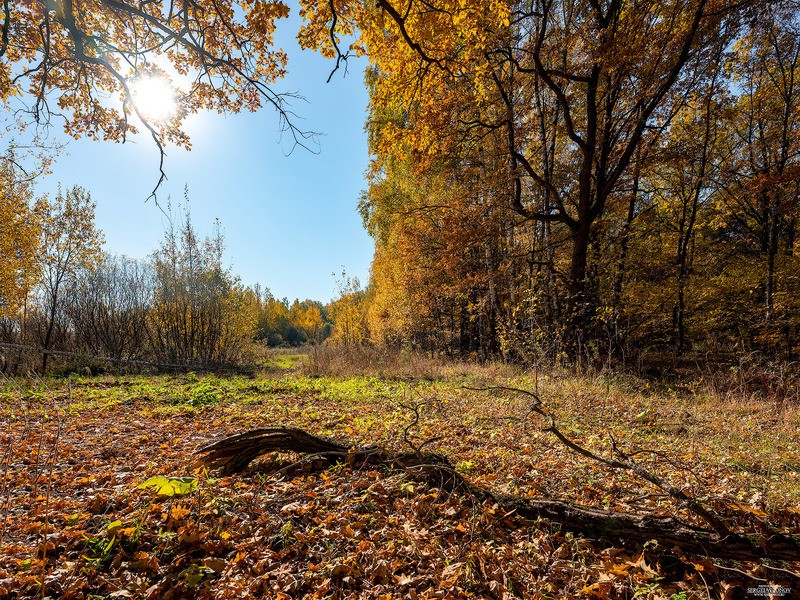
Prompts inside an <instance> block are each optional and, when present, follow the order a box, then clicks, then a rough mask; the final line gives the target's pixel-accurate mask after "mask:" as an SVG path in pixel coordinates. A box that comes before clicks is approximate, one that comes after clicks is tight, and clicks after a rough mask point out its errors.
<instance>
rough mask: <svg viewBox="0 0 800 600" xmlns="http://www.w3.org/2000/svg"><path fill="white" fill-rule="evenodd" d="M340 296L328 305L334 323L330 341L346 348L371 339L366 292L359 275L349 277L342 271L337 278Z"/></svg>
mask: <svg viewBox="0 0 800 600" xmlns="http://www.w3.org/2000/svg"><path fill="white" fill-rule="evenodd" d="M337 287H338V294H339V296H338V298H336V299H335V300H334V301H333V302H331V303H330V305H329V306H328V314H329V315H330V320H331V322H332V323H333V329H332V330H331V336H330V338H328V342H329V343H331V344H334V345H339V346H342V347H344V348H353V347H355V346H358V345H360V344H363V343H365V342H366V341H368V339H369V331H368V329H367V320H366V301H365V296H366V293H365V291H364V290H362V289H361V282H360V281H359V280H358V277H349V276H348V275H347V273H346V272H344V271H342V274H341V278H340V279H338V280H337Z"/></svg>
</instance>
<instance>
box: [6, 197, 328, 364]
mask: <svg viewBox="0 0 800 600" xmlns="http://www.w3.org/2000/svg"><path fill="white" fill-rule="evenodd" d="M18 204H19V202H18ZM28 207H29V209H30V210H29V213H28V217H29V218H28V225H29V227H28V230H26V235H28V236H31V234H33V237H35V239H36V240H37V242H36V243H30V244H29V246H28V247H26V248H25V253H26V254H27V259H26V260H21V261H20V262H19V263H18V264H17V265H15V267H16V270H15V272H14V273H8V272H6V273H5V276H6V282H7V289H8V290H10V291H11V292H13V293H10V292H9V293H6V294H3V293H0V342H2V343H4V344H6V346H5V350H3V348H0V354H2V358H3V360H2V361H0V367H2V368H3V369H4V370H6V371H7V372H16V373H22V372H27V371H30V370H37V371H45V370H47V369H48V362H50V363H51V364H52V360H51V358H50V357H51V356H52V354H50V353H51V352H57V353H58V355H59V356H65V355H68V354H70V353H72V354H74V355H79V356H84V357H102V358H108V359H112V360H113V361H114V364H120V363H122V364H124V363H125V362H131V363H142V362H145V363H150V364H163V365H179V366H186V367H189V368H198V369H199V368H203V369H218V368H225V367H231V366H236V365H241V364H244V363H248V362H250V361H251V359H252V351H253V350H254V347H255V346H257V345H264V344H266V345H269V346H282V345H301V344H306V343H310V342H313V343H320V342H322V341H324V340H325V339H326V338H327V337H328V336H329V335H330V333H331V328H332V324H331V322H330V321H329V320H328V311H327V310H326V308H325V306H323V304H322V303H321V302H316V301H312V300H305V301H302V302H300V301H297V300H295V301H294V302H293V303H291V304H290V303H289V302H288V300H287V299H283V300H279V299H276V298H274V297H273V296H272V294H271V293H270V292H269V290H267V289H265V290H263V291H262V289H261V288H260V286H258V285H256V286H254V287H252V288H249V287H246V286H244V285H243V284H242V283H241V282H240V281H239V279H238V278H237V277H236V275H234V274H233V273H232V271H231V269H230V268H226V267H224V266H223V250H224V240H223V236H222V234H221V231H220V228H219V224H217V227H216V229H215V232H214V234H213V235H212V236H209V237H207V238H200V237H198V235H197V233H196V231H195V229H194V226H193V225H192V222H191V218H190V215H189V212H188V211H184V213H183V215H182V216H181V218H180V219H178V223H177V224H171V225H170V226H169V227H168V229H167V230H166V232H165V234H164V238H163V240H162V242H161V244H160V247H159V248H158V249H157V250H156V251H154V252H153V254H152V255H151V256H150V257H148V258H146V259H133V258H129V257H126V256H115V255H111V254H104V253H103V252H102V251H101V244H102V241H103V236H102V233H101V232H100V231H98V230H97V229H96V228H95V225H94V208H95V205H94V203H93V202H92V200H91V198H90V196H89V194H87V193H86V192H85V191H84V190H82V189H80V188H73V189H71V190H69V191H68V192H66V193H61V192H59V194H58V195H57V196H56V198H55V199H54V200H52V201H48V200H40V201H38V202H37V203H36V204H28ZM34 209H35V211H34ZM26 239H27V238H26ZM6 241H8V239H6ZM17 248H18V251H17V256H18V257H20V256H22V254H21V252H22V249H21V248H20V247H19V245H17ZM1 291H2V290H0V292H1ZM27 349H35V350H34V351H33V352H30V351H28V350H27ZM43 351H44V352H43Z"/></svg>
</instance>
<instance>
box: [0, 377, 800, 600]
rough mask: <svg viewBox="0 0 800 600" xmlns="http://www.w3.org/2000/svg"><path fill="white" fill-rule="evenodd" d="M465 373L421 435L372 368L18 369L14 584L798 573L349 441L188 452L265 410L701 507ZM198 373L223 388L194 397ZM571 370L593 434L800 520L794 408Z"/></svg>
mask: <svg viewBox="0 0 800 600" xmlns="http://www.w3.org/2000/svg"><path fill="white" fill-rule="evenodd" d="M457 383H458V382H449V381H439V382H433V383H428V384H420V385H419V386H417V388H416V389H415V391H414V392H413V393H414V394H416V395H417V396H419V397H425V398H431V399H434V400H433V401H431V402H429V403H428V404H426V406H425V408H424V409H423V410H422V411H421V413H422V414H421V417H422V418H421V419H420V420H419V423H418V424H417V425H415V426H414V427H413V428H410V429H408V430H407V431H406V436H405V437H406V440H408V441H405V440H404V435H403V432H404V430H405V428H406V427H408V426H409V423H410V422H411V420H412V419H411V416H410V415H409V412H408V410H405V409H403V408H401V404H406V405H408V403H409V402H410V400H412V399H410V398H409V397H408V395H409V394H410V393H411V392H410V391H409V388H408V386H405V385H403V384H400V383H397V382H392V381H382V380H379V379H375V378H351V379H341V380H326V379H302V378H296V377H287V378H284V379H256V380H251V379H246V378H236V377H232V378H227V379H217V378H214V377H203V378H200V381H195V380H193V379H189V378H183V377H155V378H145V377H136V378H123V379H111V378H87V379H84V380H78V381H75V382H73V383H71V384H68V383H67V382H50V383H49V384H48V385H46V386H37V385H30V386H29V387H23V384H22V383H14V384H13V385H9V386H8V388H7V389H6V390H5V391H4V392H3V394H2V399H0V410H2V414H3V419H4V423H6V427H4V429H3V431H2V433H0V452H2V460H3V462H2V471H0V476H2V490H0V492H1V493H2V496H0V498H2V500H0V502H2V504H0V508H2V509H3V510H2V513H0V519H1V520H2V542H1V544H2V545H0V598H4V597H8V598H24V597H34V596H36V597H41V596H42V595H43V594H44V595H45V596H50V597H54V598H55V597H57V598H88V597H89V596H95V597H96V596H102V597H109V598H152V599H156V598H249V597H273V598H296V597H308V598H402V597H406V598H516V597H521V598H538V597H559V598H561V597H576V598H578V597H590V598H617V597H618V598H633V597H637V598H675V599H678V598H693V597H698V598H700V597H702V598H706V597H708V594H711V595H712V596H714V595H720V596H722V595H726V594H727V595H728V597H736V594H741V593H744V592H745V591H746V590H747V588H752V587H757V586H759V585H768V586H773V585H774V586H786V587H788V588H790V589H791V590H793V592H792V593H794V591H797V590H798V589H800V587H798V585H797V584H796V583H795V582H793V581H790V580H789V579H790V578H791V577H790V575H789V574H786V575H785V577H784V576H781V575H780V574H779V572H777V571H775V570H768V569H766V568H765V567H764V566H763V565H758V564H756V563H753V564H744V565H743V564H735V565H732V564H726V563H713V562H711V561H708V560H704V559H701V558H699V557H691V556H678V555H676V554H674V553H671V552H669V551H667V550H666V549H662V548H651V547H648V548H645V549H643V550H638V551H632V550H624V549H621V548H603V547H602V546H596V545H593V544H592V543H591V541H590V540H585V539H582V538H579V537H574V536H572V535H571V534H565V533H563V532H560V531H559V530H558V529H557V528H556V527H554V526H553V525H552V524H550V523H548V522H544V521H542V522H537V523H528V524H524V526H520V523H519V522H518V520H517V519H516V517H515V515H512V514H505V513H503V511H501V510H498V507H497V506H496V505H492V504H491V503H489V502H485V503H481V502H478V501H476V500H475V499H474V498H472V497H469V496H467V495H462V494H456V493H446V492H444V491H442V490H441V489H437V488H435V487H426V486H421V485H420V484H419V483H418V482H416V481H413V480H410V479H409V478H408V477H407V476H406V475H405V474H404V473H402V472H398V471H392V470H391V469H379V470H375V469H371V468H368V467H365V468H363V469H353V467H352V466H350V465H348V463H347V461H346V459H345V460H344V461H343V462H342V463H341V464H339V465H336V466H334V467H327V466H326V467H324V468H323V467H322V465H319V464H315V463H314V461H303V462H299V463H298V461H297V457H296V456H295V455H293V454H291V453H289V454H277V453H273V454H270V455H267V456H266V457H264V458H263V459H261V460H260V461H259V462H256V463H255V464H254V465H253V466H251V467H250V468H249V469H248V470H247V471H246V472H245V473H243V474H242V475H240V476H239V475H237V476H229V477H218V476H217V474H215V473H209V472H205V471H203V470H202V469H195V468H194V467H193V455H192V453H193V451H194V450H196V449H197V448H198V447H199V446H200V445H202V444H203V443H206V442H208V441H211V440H213V439H217V438H219V437H220V436H223V435H228V434H231V433H234V432H236V431H240V430H242V429H245V428H250V427H258V426H278V425H297V426H302V427H304V428H306V429H308V430H309V431H313V432H315V433H318V434H320V435H326V436H332V437H334V438H336V437H337V436H338V437H339V438H342V439H344V438H351V439H355V440H357V441H358V442H359V443H364V444H368V443H380V444H381V445H384V446H386V447H387V448H393V449H395V450H408V445H407V444H408V442H413V443H415V444H419V443H421V442H422V441H424V440H427V439H431V438H433V437H436V436H440V435H441V436H444V437H443V438H442V439H441V440H440V441H437V442H435V443H433V444H431V445H430V446H428V447H427V448H426V449H430V450H432V451H436V452H439V453H442V454H446V455H448V456H449V457H450V458H451V460H452V461H453V463H454V464H456V465H457V469H458V471H459V472H460V473H462V475H464V476H465V477H467V478H468V479H470V480H471V481H474V482H476V483H479V484H480V485H482V486H485V487H487V488H490V489H493V490H496V491H498V492H504V491H505V492H508V493H515V494H519V495H523V496H529V497H536V496H551V497H554V496H560V497H563V498H566V499H570V500H572V501H575V502H582V503H584V504H595V505H602V506H605V507H607V508H612V509H615V510H624V511H629V512H630V511H633V510H639V509H648V510H654V511H657V512H658V511H660V512H662V513H663V514H668V513H669V514H675V515H677V516H679V517H680V518H682V519H686V520H691V516H690V515H687V514H683V513H682V511H680V510H677V509H676V508H675V507H674V506H673V505H672V504H671V503H670V501H669V500H668V499H667V498H663V497H661V496H659V494H658V493H657V490H654V489H650V488H647V487H645V486H643V485H642V483H641V482H640V481H636V480H635V479H633V478H632V477H631V476H630V475H629V474H626V473H615V472H607V471H604V470H603V469H601V468H599V467H598V466H596V465H592V464H587V463H586V462H585V461H583V460H582V459H580V457H575V456H574V455H571V454H569V453H568V452H567V451H566V450H565V449H564V448H562V447H560V446H559V445H557V443H554V442H553V440H551V439H549V438H548V437H547V436H546V435H545V434H542V433H541V432H540V431H539V430H538V428H537V427H536V423H535V422H531V421H529V420H524V419H522V417H524V415H525V406H524V403H523V402H522V401H521V400H519V399H517V398H513V397H509V396H503V395H502V394H488V393H483V394H481V393H477V392H470V391H466V390H463V389H461V388H460V386H459V385H458V384H457ZM200 385H202V386H204V389H205V388H209V387H211V388H213V391H214V397H215V398H216V401H215V402H212V403H204V404H199V405H198V404H197V403H193V398H194V395H193V390H194V387H195V386H200ZM569 385H574V382H570V381H567V380H559V381H552V382H551V383H550V388H549V389H550V392H549V396H548V397H549V398H551V399H552V400H553V406H554V409H555V410H556V411H557V412H558V413H559V416H560V417H561V418H562V420H564V422H565V423H566V424H567V426H568V427H569V429H570V433H571V434H572V435H575V436H576V437H577V438H579V439H581V441H582V443H585V444H586V445H587V446H589V447H595V448H596V449H598V450H599V449H601V448H602V446H603V443H604V438H603V436H602V435H601V431H602V430H601V428H600V427H601V424H602V423H605V424H606V425H605V427H611V426H612V425H614V426H618V427H619V430H615V431H614V434H615V435H616V436H617V438H618V439H624V440H628V443H629V444H631V445H634V444H642V445H644V444H646V445H647V446H648V447H650V448H660V449H665V448H667V449H669V456H670V457H671V458H670V460H671V461H673V462H675V464H678V465H680V464H683V463H685V464H686V465H687V466H688V465H691V467H692V469H691V470H690V471H684V470H681V469H678V468H675V467H673V466H670V467H669V469H668V470H667V471H665V470H664V466H663V464H662V462H660V459H659V457H658V456H653V457H652V459H651V460H652V465H650V466H652V467H653V468H660V469H661V472H662V473H663V474H665V475H668V476H669V478H670V480H671V481H672V483H673V484H675V485H680V486H682V487H685V488H686V489H691V490H692V491H693V492H701V493H703V494H705V496H706V497H708V498H709V501H710V502H711V503H713V504H714V506H715V507H716V508H717V509H718V510H719V511H720V512H722V513H723V514H724V516H725V517H726V518H728V521H729V523H731V524H732V525H735V526H736V527H737V528H739V529H740V530H742V531H758V528H759V527H761V526H764V524H769V526H770V527H773V528H780V529H781V530H782V531H784V532H794V533H797V532H798V531H800V526H799V525H798V521H799V520H800V519H798V515H800V510H798V508H797V507H798V503H799V502H798V501H799V500H800V493H798V488H797V486H798V480H797V473H798V465H797V462H796V461H797V454H796V453H795V451H796V450H795V447H794V446H792V441H791V436H790V431H791V428H792V427H796V426H797V424H798V416H797V414H796V413H792V412H790V411H784V412H783V413H781V414H777V415H776V413H775V411H774V407H770V406H768V405H766V404H765V405H763V406H761V405H755V404H748V405H745V404H742V405H739V406H734V407H730V406H728V407H721V406H719V405H718V404H717V403H714V402H713V401H712V400H710V399H705V400H703V399H698V398H681V397H680V396H677V395H675V396H673V397H672V398H671V402H672V404H671V412H670V413H668V409H669V407H667V406H666V405H663V406H662V404H661V403H662V402H663V400H664V399H663V397H656V396H655V395H654V394H652V393H651V392H649V391H647V390H641V391H631V390H612V389H610V388H609V389H606V391H605V392H603V391H602V390H603V389H605V388H602V386H598V389H593V388H591V387H587V386H585V385H584V386H583V387H582V389H583V390H584V391H583V394H584V395H580V396H579V395H577V394H574V395H569V394H567V393H566V392H567V390H568V389H569V388H568V387H566V386H569ZM723 409H725V410H723ZM662 410H663V413H662ZM681 411H685V414H684V413H683V412H681ZM642 413H644V414H642ZM510 417H513V418H510ZM570 419H573V420H572V421H570ZM751 419H755V420H758V419H770V420H771V422H770V424H769V426H765V427H763V428H759V429H758V431H757V432H755V433H757V434H758V435H759V436H760V437H759V442H758V444H755V443H750V444H749V453H747V454H744V453H743V449H744V447H747V445H748V443H749V442H748V439H747V438H742V437H739V436H737V435H736V434H737V433H738V432H745V431H749V430H750V429H751V428H752V421H751ZM678 427H683V428H685V430H686V431H685V432H678V431H677V428H678ZM765 438H769V440H767V439H765ZM767 441H770V442H771V443H770V444H769V445H768V444H767ZM740 448H742V450H740ZM762 448H763V451H762ZM642 460H645V459H644V458H643V459H642ZM648 460H650V459H648ZM756 466H757V467H758V468H756ZM783 567H788V568H789V569H790V570H792V569H793V570H794V571H797V570H798V568H800V565H798V564H795V565H788V566H787V565H783ZM782 577H783V578H782Z"/></svg>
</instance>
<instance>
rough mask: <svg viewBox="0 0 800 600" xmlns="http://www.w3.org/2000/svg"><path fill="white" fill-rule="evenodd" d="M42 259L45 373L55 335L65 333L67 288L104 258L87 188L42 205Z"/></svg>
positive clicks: (40, 298) (40, 290)
mask: <svg viewBox="0 0 800 600" xmlns="http://www.w3.org/2000/svg"><path fill="white" fill-rule="evenodd" d="M41 210H42V221H41V223H42V236H41V248H42V255H41V257H40V263H41V271H42V279H41V282H40V283H39V286H38V290H37V298H38V303H39V308H40V309H41V311H42V319H43V320H42V325H41V329H40V333H39V337H40V343H41V347H42V350H43V353H42V372H44V371H45V370H46V369H47V360H48V354H47V350H49V349H50V348H51V345H52V343H53V341H54V336H57V335H58V334H63V333H65V330H66V327H67V323H66V321H65V320H64V319H63V318H61V317H63V311H64V308H65V302H64V288H65V287H66V286H67V283H68V281H69V280H70V279H71V278H74V277H75V276H76V275H77V274H78V273H79V272H80V271H81V270H92V269H93V268H94V267H95V266H97V264H98V262H99V261H100V259H101V258H102V251H101V246H102V244H103V239H104V238H103V234H102V232H101V231H100V230H99V229H97V227H96V226H95V223H94V211H95V202H94V201H93V200H92V198H91V196H90V195H89V193H88V192H86V191H85V190H84V189H83V188H80V187H78V186H75V187H73V188H70V189H69V190H67V191H66V192H63V191H62V190H59V191H58V193H57V194H56V196H55V198H54V199H53V200H48V199H45V200H43V202H42V204H41Z"/></svg>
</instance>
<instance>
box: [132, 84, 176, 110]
mask: <svg viewBox="0 0 800 600" xmlns="http://www.w3.org/2000/svg"><path fill="white" fill-rule="evenodd" d="M131 94H132V96H133V103H134V104H135V105H136V108H137V109H138V110H139V113H141V115H142V116H143V117H144V118H145V119H147V120H148V121H166V120H168V119H170V118H172V117H174V116H175V112H176V110H177V104H176V102H175V91H174V90H173V88H172V86H171V85H170V84H169V82H168V81H167V80H165V79H162V78H160V77H140V78H139V79H137V80H136V81H134V83H133V85H132V86H131Z"/></svg>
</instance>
